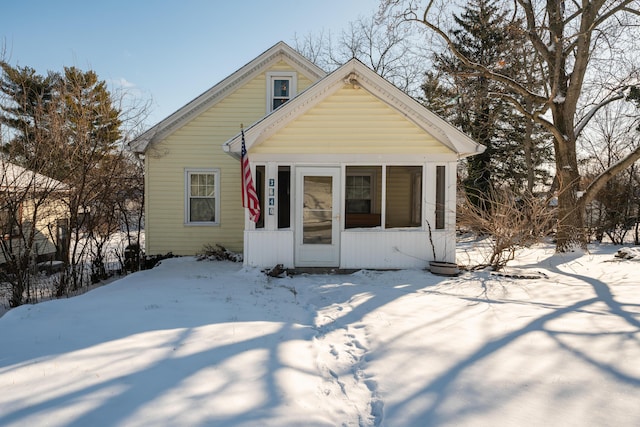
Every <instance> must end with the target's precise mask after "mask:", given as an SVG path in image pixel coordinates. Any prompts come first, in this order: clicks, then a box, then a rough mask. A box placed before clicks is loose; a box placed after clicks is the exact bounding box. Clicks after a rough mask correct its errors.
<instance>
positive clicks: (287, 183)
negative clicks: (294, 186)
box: [278, 166, 291, 228]
mask: <svg viewBox="0 0 640 427" xmlns="http://www.w3.org/2000/svg"><path fill="white" fill-rule="evenodd" d="M290 227H291V167H290V166H278V228H290Z"/></svg>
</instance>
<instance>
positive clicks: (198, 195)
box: [185, 169, 220, 225]
mask: <svg viewBox="0 0 640 427" xmlns="http://www.w3.org/2000/svg"><path fill="white" fill-rule="evenodd" d="M219 194H220V171H219V170H218V169H186V170H185V196H186V197H185V224H189V225H216V224H218V223H219V222H220V197H219Z"/></svg>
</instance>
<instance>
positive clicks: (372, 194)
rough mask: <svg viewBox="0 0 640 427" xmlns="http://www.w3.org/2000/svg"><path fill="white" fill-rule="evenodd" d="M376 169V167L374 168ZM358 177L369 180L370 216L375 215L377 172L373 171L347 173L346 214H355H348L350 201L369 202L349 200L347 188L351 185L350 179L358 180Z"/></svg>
mask: <svg viewBox="0 0 640 427" xmlns="http://www.w3.org/2000/svg"><path fill="white" fill-rule="evenodd" d="M374 167H375V166H374ZM358 177H367V178H369V199H368V200H369V212H367V213H369V214H371V213H374V212H376V211H377V207H378V206H377V203H376V202H377V197H376V195H377V190H378V189H377V185H376V184H377V174H376V172H375V171H373V170H369V171H359V170H352V171H347V172H346V174H345V181H344V213H345V214H348V213H353V212H347V204H348V203H347V202H348V200H367V199H349V198H348V194H347V193H348V188H347V186H348V185H349V178H358Z"/></svg>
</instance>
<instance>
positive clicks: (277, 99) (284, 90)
mask: <svg viewBox="0 0 640 427" xmlns="http://www.w3.org/2000/svg"><path fill="white" fill-rule="evenodd" d="M296 91H297V79H296V73H293V72H269V73H267V113H270V112H272V111H273V110H275V109H276V108H278V107H279V106H281V105H282V104H284V103H285V102H287V101H288V100H290V99H291V98H293V97H294V96H296Z"/></svg>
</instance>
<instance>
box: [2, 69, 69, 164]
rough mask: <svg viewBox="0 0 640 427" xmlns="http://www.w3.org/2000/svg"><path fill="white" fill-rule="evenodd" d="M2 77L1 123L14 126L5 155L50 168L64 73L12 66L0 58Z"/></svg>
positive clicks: (4, 150)
mask: <svg viewBox="0 0 640 427" xmlns="http://www.w3.org/2000/svg"><path fill="white" fill-rule="evenodd" d="M0 68H2V71H3V73H2V78H0V93H2V94H3V95H4V98H5V102H2V103H0V124H2V125H4V126H5V129H9V130H10V137H9V141H8V142H7V143H6V144H5V145H4V146H3V147H2V150H3V152H4V154H5V155H8V156H9V157H10V158H11V160H12V161H13V162H15V163H17V164H19V165H21V166H23V167H26V168H27V169H29V170H33V171H36V172H46V171H45V170H44V169H45V163H46V162H47V157H48V156H47V154H48V153H49V151H50V150H49V148H48V147H47V146H46V145H47V142H48V141H50V140H51V136H52V134H53V133H54V130H53V129H52V127H53V126H54V123H53V121H54V120H53V118H52V115H53V114H54V111H55V106H54V104H55V96H56V94H55V92H56V87H57V86H58V85H59V84H60V79H61V77H60V75H59V74H57V73H49V74H48V75H47V76H42V75H39V74H37V73H36V71H35V70H34V69H33V68H30V67H15V68H14V67H12V66H10V65H9V64H8V63H6V62H0Z"/></svg>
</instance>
